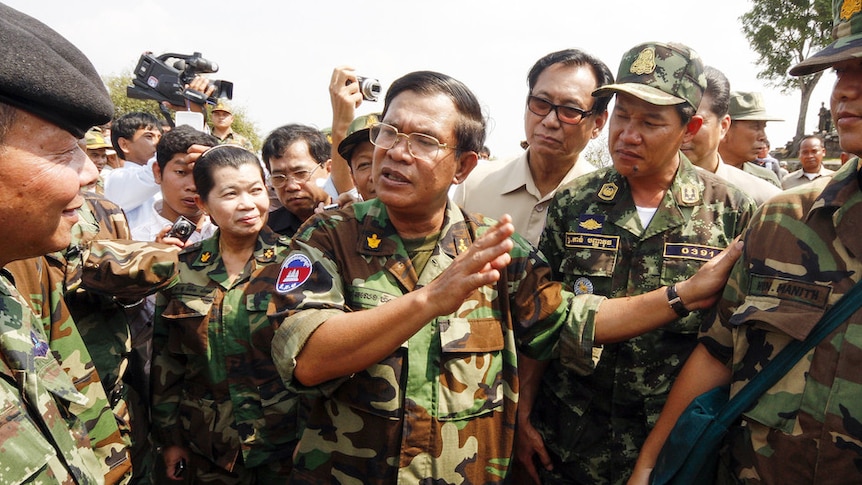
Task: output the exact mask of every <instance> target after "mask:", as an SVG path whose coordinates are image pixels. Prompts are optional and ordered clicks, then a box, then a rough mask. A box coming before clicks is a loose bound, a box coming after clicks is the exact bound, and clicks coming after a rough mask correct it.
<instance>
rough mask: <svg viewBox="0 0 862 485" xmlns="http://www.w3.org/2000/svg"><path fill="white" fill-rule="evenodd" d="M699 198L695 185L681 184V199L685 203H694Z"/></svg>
mask: <svg viewBox="0 0 862 485" xmlns="http://www.w3.org/2000/svg"><path fill="white" fill-rule="evenodd" d="M698 200H700V197H698V195H697V187H695V186H694V185H692V184H685V185H683V186H682V201H683V202H684V203H686V204H694V203H695V202H697V201H698Z"/></svg>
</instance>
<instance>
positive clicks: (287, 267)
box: [275, 254, 311, 293]
mask: <svg viewBox="0 0 862 485" xmlns="http://www.w3.org/2000/svg"><path fill="white" fill-rule="evenodd" d="M310 276H311V260H310V259H308V256H306V255H304V254H292V255H290V256H289V257H288V258H287V259H285V260H284V262H283V263H281V270H279V272H278V280H276V282H275V291H277V292H279V293H287V292H288V291H291V290H294V289H296V288H298V287H299V286H302V284H303V283H305V282H306V280H308V278H309V277H310Z"/></svg>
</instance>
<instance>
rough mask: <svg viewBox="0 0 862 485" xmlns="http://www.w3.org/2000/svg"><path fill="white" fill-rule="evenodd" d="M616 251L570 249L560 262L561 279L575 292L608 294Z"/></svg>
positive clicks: (610, 287)
mask: <svg viewBox="0 0 862 485" xmlns="http://www.w3.org/2000/svg"><path fill="white" fill-rule="evenodd" d="M618 254H619V252H618V251H614V250H608V249H597V248H590V249H583V248H581V249H578V248H575V249H572V250H569V251H567V252H566V255H565V256H564V257H563V260H562V262H561V263H560V268H559V272H560V273H561V274H562V278H561V279H562V280H563V282H565V283H566V284H568V285H571V286H572V289H573V290H574V292H575V294H577V295H580V294H596V295H609V294H611V291H612V284H613V276H614V268H615V267H616V264H617V255H618Z"/></svg>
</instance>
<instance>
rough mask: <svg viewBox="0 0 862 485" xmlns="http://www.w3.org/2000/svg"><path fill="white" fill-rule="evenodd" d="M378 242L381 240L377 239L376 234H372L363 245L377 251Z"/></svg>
mask: <svg viewBox="0 0 862 485" xmlns="http://www.w3.org/2000/svg"><path fill="white" fill-rule="evenodd" d="M380 241H382V239H380V238H379V237H377V234H372V235H371V237H366V238H365V245H366V246H368V249H377V247H378V246H380Z"/></svg>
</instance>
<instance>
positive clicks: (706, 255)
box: [662, 243, 722, 261]
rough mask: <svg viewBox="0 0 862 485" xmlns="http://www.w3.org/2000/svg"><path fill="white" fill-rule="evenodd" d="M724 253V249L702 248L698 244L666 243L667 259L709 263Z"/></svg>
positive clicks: (665, 252)
mask: <svg viewBox="0 0 862 485" xmlns="http://www.w3.org/2000/svg"><path fill="white" fill-rule="evenodd" d="M721 251H722V248H715V247H712V246H701V245H698V244H681V243H665V245H664V254H663V255H662V256H664V257H665V258H682V259H699V260H701V261H709V260H710V259H712V258H713V257H715V256H718V254H719V253H720V252H721Z"/></svg>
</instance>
